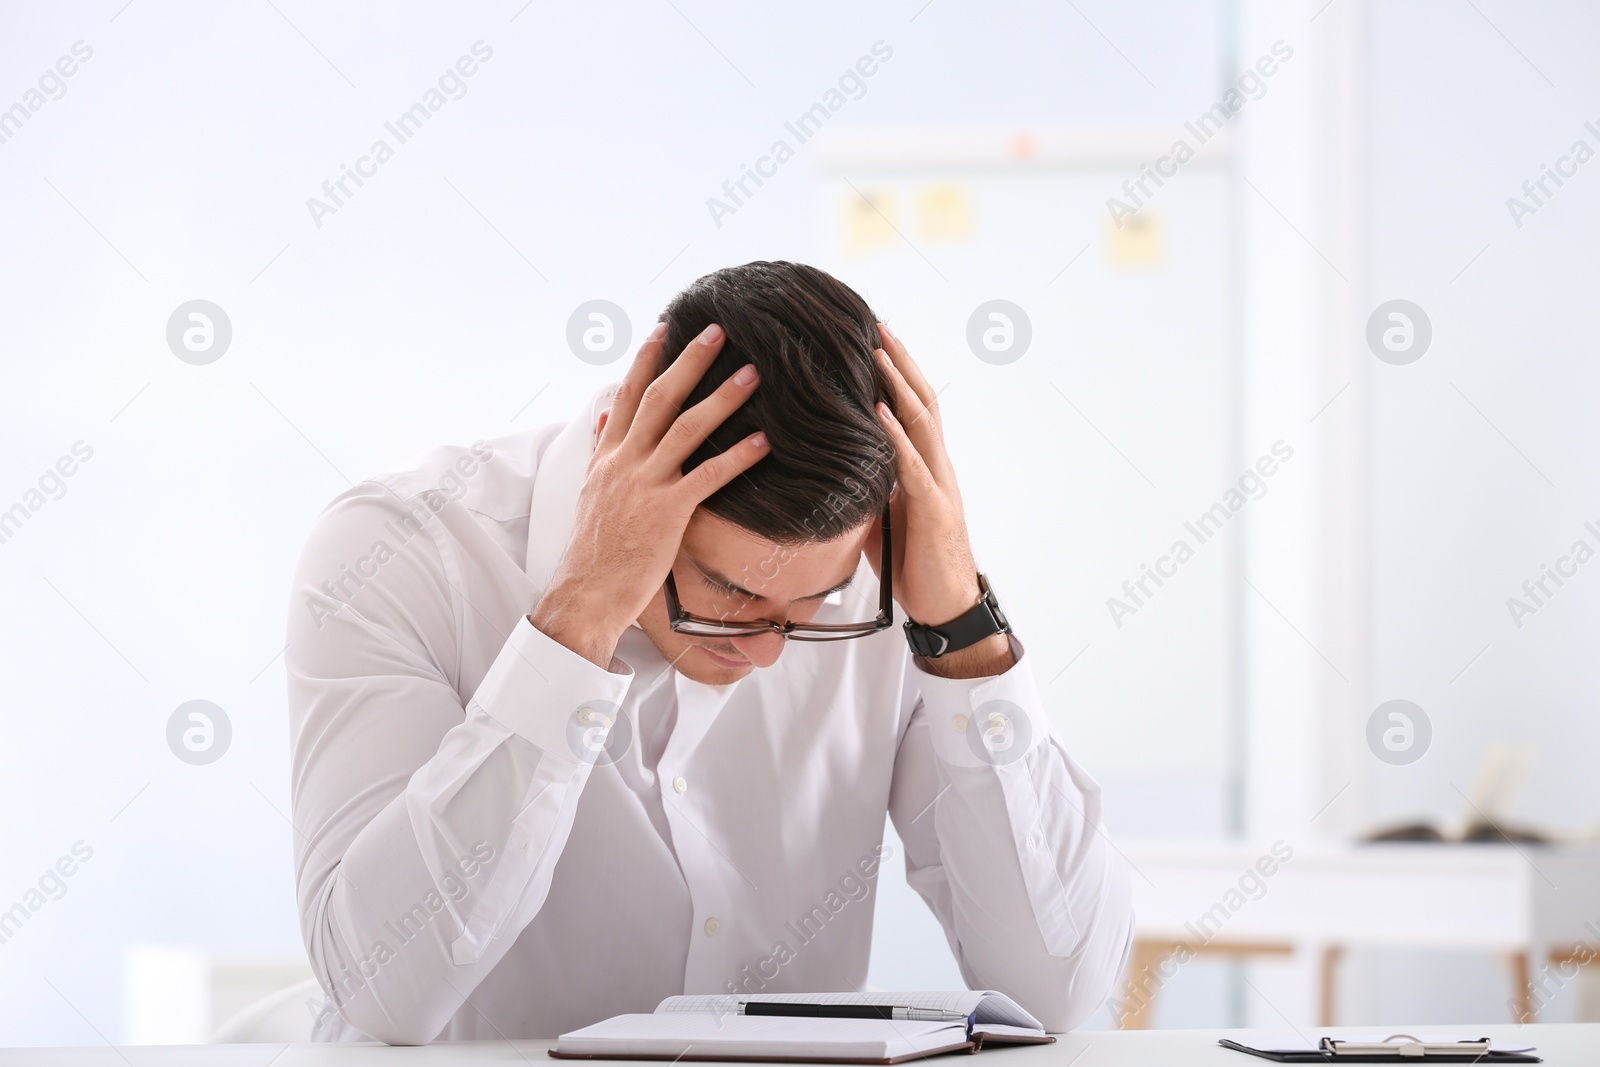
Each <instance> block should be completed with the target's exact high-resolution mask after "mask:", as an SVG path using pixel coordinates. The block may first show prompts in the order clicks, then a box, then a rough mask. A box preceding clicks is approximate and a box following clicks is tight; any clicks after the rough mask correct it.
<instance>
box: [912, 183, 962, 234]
mask: <svg viewBox="0 0 1600 1067" xmlns="http://www.w3.org/2000/svg"><path fill="white" fill-rule="evenodd" d="M917 233H918V234H919V235H921V236H922V237H924V238H926V239H928V240H930V241H957V240H961V239H962V238H965V237H970V236H971V235H972V200H971V197H969V196H968V195H967V187H966V186H964V185H955V184H950V185H931V186H928V187H927V188H925V189H923V190H922V193H921V195H920V196H919V197H918V200H917Z"/></svg>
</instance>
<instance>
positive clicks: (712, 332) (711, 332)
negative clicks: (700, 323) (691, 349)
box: [700, 322, 722, 344]
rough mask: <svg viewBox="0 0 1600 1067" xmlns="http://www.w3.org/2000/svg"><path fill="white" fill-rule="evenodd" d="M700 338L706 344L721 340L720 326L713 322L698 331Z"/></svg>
mask: <svg viewBox="0 0 1600 1067" xmlns="http://www.w3.org/2000/svg"><path fill="white" fill-rule="evenodd" d="M700 340H702V341H704V342H705V343H706V344H715V343H716V342H717V341H720V340H722V327H721V326H718V325H717V324H716V323H714V322H713V323H712V324H711V325H710V326H707V327H706V328H705V329H703V330H701V331H700Z"/></svg>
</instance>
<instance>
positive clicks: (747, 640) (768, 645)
mask: <svg viewBox="0 0 1600 1067" xmlns="http://www.w3.org/2000/svg"><path fill="white" fill-rule="evenodd" d="M729 640H731V641H732V642H733V647H734V648H737V649H738V650H739V655H741V656H743V657H744V658H745V659H747V660H749V661H750V662H751V663H754V664H755V665H756V666H757V667H770V666H772V665H773V664H774V663H776V662H778V657H779V656H781V655H783V646H784V644H785V643H786V642H785V641H784V639H783V638H782V637H780V636H778V635H777V634H751V635H750V636H748V637H734V638H730V639H729Z"/></svg>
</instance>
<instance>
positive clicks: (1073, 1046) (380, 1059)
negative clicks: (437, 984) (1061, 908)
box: [0, 1023, 1600, 1067]
mask: <svg viewBox="0 0 1600 1067" xmlns="http://www.w3.org/2000/svg"><path fill="white" fill-rule="evenodd" d="M1426 1029H1427V1030H1429V1031H1430V1032H1433V1033H1455V1032H1457V1031H1460V1032H1462V1033H1463V1034H1465V1033H1467V1032H1470V1033H1471V1034H1472V1036H1474V1037H1491V1038H1495V1039H1497V1040H1499V1041H1502V1042H1504V1043H1506V1044H1512V1043H1517V1044H1534V1045H1537V1046H1538V1047H1539V1053H1538V1054H1539V1055H1540V1056H1542V1057H1543V1058H1544V1062H1545V1063H1547V1064H1550V1065H1551V1067H1593V1065H1594V1064H1595V1063H1596V1062H1600V1023H1586V1024H1583V1025H1571V1026H1548V1025H1539V1024H1534V1025H1531V1026H1522V1027H1518V1026H1513V1025H1510V1024H1507V1025H1501V1026H1463V1027H1452V1026H1446V1027H1427V1028H1426ZM1254 1032H1256V1031H1250V1030H1082V1031H1079V1032H1077V1033H1074V1034H1066V1035H1063V1036H1062V1037H1060V1038H1059V1039H1057V1042H1056V1043H1055V1044H1054V1045H1034V1046H1031V1047H1025V1048H1013V1049H992V1050H990V1051H988V1052H982V1053H979V1057H980V1058H979V1059H976V1060H973V1059H970V1058H967V1057H961V1058H957V1059H951V1058H935V1059H932V1060H929V1061H927V1062H929V1063H931V1064H940V1063H947V1064H952V1065H953V1064H957V1063H959V1064H964V1065H976V1067H1066V1065H1068V1064H1072V1065H1073V1067H1190V1065H1199V1067H1208V1065H1209V1067H1259V1065H1261V1064H1266V1063H1270V1062H1271V1061H1269V1060H1263V1059H1258V1058H1257V1057H1254V1056H1246V1055H1245V1054H1244V1053H1242V1052H1230V1051H1228V1050H1227V1049H1224V1048H1219V1047H1218V1046H1217V1038H1219V1037H1233V1038H1236V1039H1245V1040H1247V1039H1248V1035H1249V1034H1251V1033H1254ZM1326 1032H1328V1033H1331V1034H1333V1035H1335V1036H1337V1035H1339V1034H1341V1033H1344V1034H1351V1035H1354V1034H1362V1033H1372V1032H1373V1031H1372V1029H1371V1028H1354V1029H1352V1028H1350V1027H1343V1028H1339V1029H1334V1030H1330V1031H1326ZM1320 1033H1321V1031H1319V1036H1320ZM549 1047H550V1043H549V1042H548V1041H515V1042H512V1041H463V1042H453V1043H441V1044H437V1045H425V1046H422V1047H420V1048H390V1047H388V1046H385V1045H376V1044H360V1045H311V1044H307V1045H289V1046H284V1045H143V1046H140V1045H130V1046H124V1047H123V1048H120V1049H112V1048H110V1047H107V1046H101V1047H99V1048H55V1049H12V1050H6V1051H0V1062H3V1063H5V1064H6V1065H7V1067H130V1065H131V1067H266V1065H267V1064H268V1063H271V1064H272V1067H447V1065H448V1067H470V1065H473V1064H507V1065H513V1067H529V1065H532V1067H539V1065H541V1064H550V1065H552V1067H554V1065H556V1064H561V1063H568V1062H571V1061H566V1060H552V1059H550V1058H549V1057H548V1056H546V1055H545V1050H546V1049H548V1048H549ZM274 1057H276V1059H274ZM1023 1060H1027V1061H1028V1062H1027V1063H1023V1062H1022V1061H1023ZM588 1062H591V1063H599V1062H602V1061H600V1060H591V1061H588ZM607 1062H631V1063H633V1064H635V1065H637V1063H638V1062H639V1061H607Z"/></svg>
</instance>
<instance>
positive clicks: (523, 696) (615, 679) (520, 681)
mask: <svg viewBox="0 0 1600 1067" xmlns="http://www.w3.org/2000/svg"><path fill="white" fill-rule="evenodd" d="M632 682H633V668H632V667H630V666H628V665H627V664H626V663H624V662H623V661H622V660H620V659H617V658H616V657H615V656H613V657H612V658H611V665H610V667H609V669H606V670H601V669H600V667H598V666H596V665H595V664H594V663H592V662H591V661H589V660H587V659H585V658H583V657H582V656H580V655H578V654H577V653H576V652H574V651H572V649H570V648H568V647H567V646H566V645H563V644H562V643H561V642H559V641H557V640H555V639H554V638H553V637H551V636H549V635H548V634H546V633H545V632H544V631H542V630H540V629H539V628H538V627H536V626H534V625H533V623H531V622H529V621H528V617H527V616H526V615H524V616H523V617H522V618H521V619H520V620H519V621H518V622H517V625H516V627H515V628H514V629H513V630H512V631H511V636H510V637H508V638H506V643H505V644H504V645H503V646H501V649H500V654H499V655H498V656H496V657H495V661H494V663H492V664H490V666H489V672H488V673H487V674H485V675H484V677H483V681H482V682H481V683H480V684H479V685H478V689H477V692H475V693H473V695H472V701H471V704H469V705H468V708H469V710H470V708H471V706H472V705H476V706H477V707H478V708H480V709H481V710H482V711H483V712H484V713H485V714H486V715H488V716H489V717H490V718H492V719H494V720H495V721H497V722H499V723H500V724H501V725H502V726H504V727H505V728H506V729H508V730H510V731H512V732H513V733H515V734H516V735H517V736H519V737H522V738H523V739H525V740H527V741H529V742H530V743H532V744H533V745H535V746H537V747H538V748H539V750H540V751H541V752H543V753H544V754H545V755H546V756H548V757H551V758H554V759H556V760H559V761H563V762H567V763H572V764H579V763H593V762H594V760H595V756H596V755H597V753H598V752H599V751H600V749H601V748H603V746H604V743H605V739H606V738H607V737H608V736H609V734H610V730H611V726H612V724H613V723H615V722H616V720H617V717H618V715H619V714H620V713H621V708H622V700H623V698H624V697H625V696H627V694H628V687H629V685H631V684H632Z"/></svg>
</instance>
